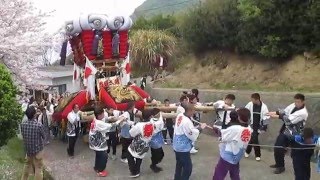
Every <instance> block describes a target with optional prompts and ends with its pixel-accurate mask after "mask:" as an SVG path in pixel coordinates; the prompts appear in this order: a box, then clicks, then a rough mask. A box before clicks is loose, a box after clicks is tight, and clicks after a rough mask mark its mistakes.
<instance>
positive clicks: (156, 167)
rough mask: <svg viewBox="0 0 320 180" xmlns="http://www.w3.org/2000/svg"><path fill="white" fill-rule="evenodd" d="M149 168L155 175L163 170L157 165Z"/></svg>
mask: <svg viewBox="0 0 320 180" xmlns="http://www.w3.org/2000/svg"><path fill="white" fill-rule="evenodd" d="M150 168H151V170H152V171H153V172H155V173H158V172H160V171H162V170H163V169H162V168H161V167H158V166H157V165H150Z"/></svg>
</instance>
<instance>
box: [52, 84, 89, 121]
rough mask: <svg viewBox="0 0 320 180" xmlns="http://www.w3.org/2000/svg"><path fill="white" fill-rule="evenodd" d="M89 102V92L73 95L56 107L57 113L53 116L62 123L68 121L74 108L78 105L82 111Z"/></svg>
mask: <svg viewBox="0 0 320 180" xmlns="http://www.w3.org/2000/svg"><path fill="white" fill-rule="evenodd" d="M88 102H89V99H88V93H87V91H84V90H83V91H79V92H77V93H73V94H71V95H69V96H68V97H65V98H64V99H63V100H62V101H61V102H59V105H58V106H57V107H56V109H55V112H54V113H53V115H52V118H53V120H55V121H61V120H62V119H66V118H67V116H68V114H69V113H70V112H71V111H72V106H73V105H74V104H78V105H79V108H80V109H81V108H82V107H83V106H84V105H85V104H87V103H88Z"/></svg>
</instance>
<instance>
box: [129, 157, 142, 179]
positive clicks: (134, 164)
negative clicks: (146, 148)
mask: <svg viewBox="0 0 320 180" xmlns="http://www.w3.org/2000/svg"><path fill="white" fill-rule="evenodd" d="M127 159H128V165H129V170H130V173H131V175H136V174H140V166H141V163H142V159H139V158H135V157H133V156H132V155H131V153H130V152H128V155H127Z"/></svg>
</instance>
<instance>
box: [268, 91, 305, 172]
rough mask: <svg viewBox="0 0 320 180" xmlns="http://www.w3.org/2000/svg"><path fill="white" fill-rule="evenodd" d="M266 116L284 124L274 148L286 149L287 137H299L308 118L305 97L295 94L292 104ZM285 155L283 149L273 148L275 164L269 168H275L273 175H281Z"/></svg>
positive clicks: (283, 168) (283, 169)
mask: <svg viewBox="0 0 320 180" xmlns="http://www.w3.org/2000/svg"><path fill="white" fill-rule="evenodd" d="M268 115H269V116H270V117H272V118H279V119H281V120H282V121H283V122H284V124H283V125H282V127H281V129H280V133H279V135H278V137H277V140H276V142H275V146H283V147H287V146H288V144H289V142H288V141H289V140H288V135H290V136H291V135H300V134H301V133H302V130H303V128H304V125H305V122H306V120H307V118H308V111H307V108H306V106H305V96H304V95H303V94H300V93H298V94H296V95H295V96H294V103H292V104H290V105H289V106H287V107H286V108H285V109H284V110H279V111H276V112H269V113H268ZM286 134H288V135H286ZM285 153H286V149H285V148H274V158H275V164H274V165H271V166H270V167H271V168H275V171H274V174H281V173H283V172H284V171H285V167H284V156H285Z"/></svg>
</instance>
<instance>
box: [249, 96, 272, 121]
mask: <svg viewBox="0 0 320 180" xmlns="http://www.w3.org/2000/svg"><path fill="white" fill-rule="evenodd" d="M245 108H247V109H249V111H250V115H251V117H250V122H251V124H253V103H252V102H249V103H248V104H247V105H246V106H245ZM268 112H269V110H268V107H267V105H266V104H264V103H263V102H262V101H261V111H260V124H261V122H263V124H264V125H266V124H267V120H268V119H270V116H267V113H268Z"/></svg>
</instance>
